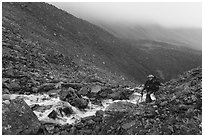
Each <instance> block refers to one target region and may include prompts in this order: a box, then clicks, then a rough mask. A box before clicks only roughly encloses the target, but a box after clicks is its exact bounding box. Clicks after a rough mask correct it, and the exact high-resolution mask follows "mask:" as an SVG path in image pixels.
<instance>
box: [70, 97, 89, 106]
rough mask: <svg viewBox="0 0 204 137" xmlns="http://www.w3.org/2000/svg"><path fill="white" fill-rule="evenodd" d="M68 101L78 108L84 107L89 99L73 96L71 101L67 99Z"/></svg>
mask: <svg viewBox="0 0 204 137" xmlns="http://www.w3.org/2000/svg"><path fill="white" fill-rule="evenodd" d="M69 103H70V104H71V105H72V106H75V107H77V108H79V109H85V108H86V107H87V106H88V104H89V101H88V100H87V99H84V98H75V99H73V100H72V101H69Z"/></svg>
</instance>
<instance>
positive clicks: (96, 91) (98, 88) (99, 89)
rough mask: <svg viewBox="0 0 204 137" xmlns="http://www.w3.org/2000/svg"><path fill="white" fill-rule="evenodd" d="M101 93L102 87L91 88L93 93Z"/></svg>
mask: <svg viewBox="0 0 204 137" xmlns="http://www.w3.org/2000/svg"><path fill="white" fill-rule="evenodd" d="M99 91H101V86H99V85H95V86H92V87H91V93H98V92H99Z"/></svg>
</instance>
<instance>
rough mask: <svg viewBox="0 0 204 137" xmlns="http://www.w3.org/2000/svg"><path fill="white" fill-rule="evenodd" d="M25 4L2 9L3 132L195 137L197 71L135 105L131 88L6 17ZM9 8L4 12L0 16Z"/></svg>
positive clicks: (198, 122) (198, 96) (198, 113)
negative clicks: (185, 136) (192, 136)
mask: <svg viewBox="0 0 204 137" xmlns="http://www.w3.org/2000/svg"><path fill="white" fill-rule="evenodd" d="M38 4H39V5H38ZM38 4H37V5H38V6H45V5H46V6H48V9H49V8H50V6H49V5H47V4H40V3H38ZM32 5H35V4H33V3H21V4H19V3H14V4H12V3H6V4H5V3H4V6H3V8H4V10H3V20H2V24H3V26H2V99H3V101H2V116H3V119H2V123H3V124H2V131H3V134H201V119H200V117H201V111H202V110H201V106H202V102H201V99H202V94H201V91H202V86H201V81H202V75H201V68H197V69H194V70H191V71H189V72H187V73H185V74H184V75H181V76H180V77H179V78H178V79H175V80H172V81H170V82H168V83H166V85H165V86H164V87H162V89H161V91H159V92H158V93H157V94H156V95H155V96H156V98H157V100H156V101H155V102H153V103H152V104H145V103H140V104H137V103H138V102H139V101H136V102H135V101H134V99H135V100H137V99H138V97H139V95H138V94H136V95H138V96H136V98H135V97H133V95H135V93H137V92H139V91H140V88H135V87H136V86H138V85H136V84H135V83H132V82H130V81H127V80H126V79H125V78H124V77H123V76H120V75H116V74H115V73H114V74H113V73H110V72H109V71H106V70H104V69H101V68H99V67H97V66H95V65H93V64H91V63H90V62H83V63H79V62H77V61H76V60H75V59H74V57H73V56H71V54H68V53H67V54H64V53H63V52H60V50H56V49H55V48H53V47H52V46H53V45H54V44H53V43H52V44H51V45H50V46H48V45H49V44H50V43H51V39H50V41H49V42H47V44H46V42H45V39H44V38H45V37H41V36H42V35H38V36H39V37H38V38H37V37H36V36H37V35H34V34H33V35H34V37H35V38H36V39H34V37H32V36H31V34H30V33H28V30H27V29H30V28H27V29H26V26H20V25H22V24H19V22H24V21H23V20H22V18H20V17H19V18H17V17H16V16H15V15H16V14H18V13H12V14H10V13H11V12H14V11H18V10H16V8H17V9H18V8H22V9H23V11H24V10H26V12H25V14H28V11H29V14H30V12H31V13H32V11H33V9H32V10H31V9H29V8H34V6H32ZM10 6H11V7H12V6H13V8H12V10H11V12H8V11H7V12H5V11H6V10H5V9H7V8H8V7H10ZM38 6H37V7H38ZM46 6H45V7H46ZM37 7H35V8H37ZM54 9H55V8H54ZM27 10H28V11H27ZM44 10H46V8H45V9H44ZM19 12H20V11H19ZM20 14H21V15H22V17H25V16H23V15H24V14H22V12H20ZM71 18H72V17H71ZM13 19H16V20H13ZM17 19H19V20H17ZM31 22H32V21H31ZM24 25H25V24H24ZM27 25H29V24H27ZM40 26H41V25H39V27H40ZM24 27H25V28H24ZM39 31H40V29H39ZM25 34H27V35H25ZM47 34H49V33H46V34H44V35H47ZM50 34H53V33H50ZM110 37H112V36H110ZM41 38H42V39H43V40H42V39H41ZM52 42H53V41H52ZM55 44H56V43H55ZM55 46H60V45H59V44H57V45H55ZM130 87H131V88H130ZM109 100H111V101H110V102H111V104H110V103H107V102H108V101H109ZM130 100H133V101H130ZM104 102H105V103H104ZM104 105H105V107H104ZM178 110H179V111H178ZM87 112H91V114H90V113H87ZM172 117H173V118H174V119H173V118H172ZM172 119H173V121H171V120H172ZM113 121H114V122H113ZM31 125H32V126H31ZM163 127H168V129H163Z"/></svg>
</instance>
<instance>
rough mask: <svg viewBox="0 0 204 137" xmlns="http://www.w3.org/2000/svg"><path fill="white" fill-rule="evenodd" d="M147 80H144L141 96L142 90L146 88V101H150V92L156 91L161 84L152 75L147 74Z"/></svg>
mask: <svg viewBox="0 0 204 137" xmlns="http://www.w3.org/2000/svg"><path fill="white" fill-rule="evenodd" d="M147 78H148V80H147V81H146V83H145V85H144V88H143V89H142V92H141V94H142V96H143V91H144V90H146V92H147V94H146V103H150V102H152V99H151V97H150V95H151V94H152V93H155V92H156V91H158V90H159V86H162V84H161V83H160V82H159V80H158V79H157V78H156V77H155V76H153V75H149V76H148V77H147Z"/></svg>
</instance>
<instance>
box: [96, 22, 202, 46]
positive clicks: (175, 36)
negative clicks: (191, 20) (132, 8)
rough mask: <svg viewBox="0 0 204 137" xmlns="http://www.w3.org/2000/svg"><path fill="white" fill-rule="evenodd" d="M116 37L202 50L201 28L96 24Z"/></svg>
mask: <svg viewBox="0 0 204 137" xmlns="http://www.w3.org/2000/svg"><path fill="white" fill-rule="evenodd" d="M96 24H99V26H101V27H102V28H104V29H105V30H107V31H108V32H110V33H111V34H113V35H115V36H116V37H119V38H122V39H127V40H154V41H160V42H169V43H172V44H176V45H182V46H186V47H189V48H193V49H196V50H202V29H201V28H167V27H162V26H160V25H156V24H140V25H139V24H138V25H137V24H128V23H127V24H122V23H113V24H111V23H102V22H96Z"/></svg>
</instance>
